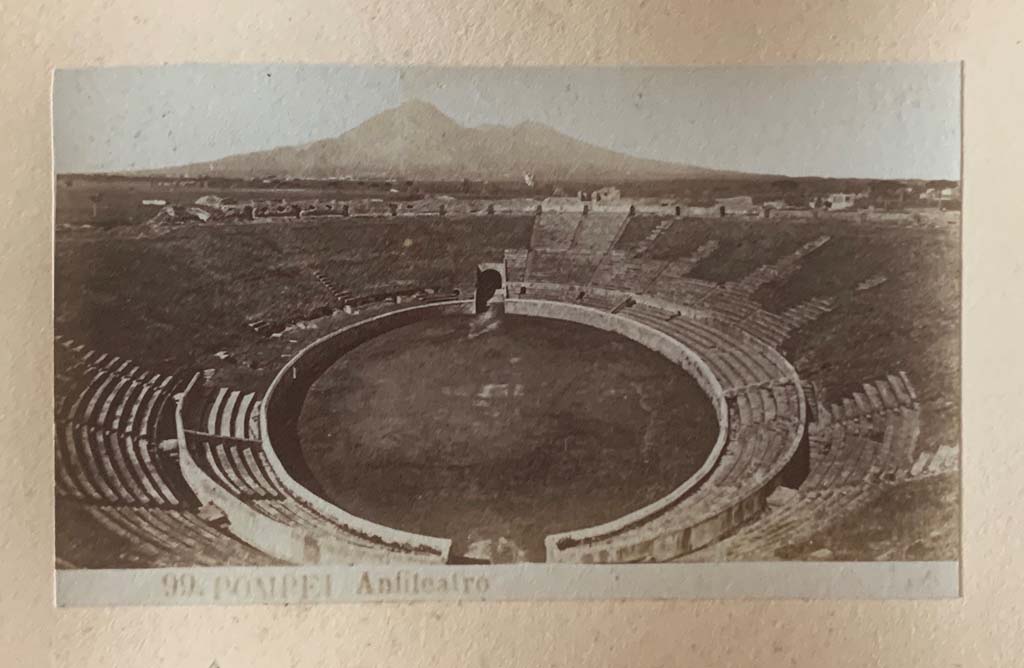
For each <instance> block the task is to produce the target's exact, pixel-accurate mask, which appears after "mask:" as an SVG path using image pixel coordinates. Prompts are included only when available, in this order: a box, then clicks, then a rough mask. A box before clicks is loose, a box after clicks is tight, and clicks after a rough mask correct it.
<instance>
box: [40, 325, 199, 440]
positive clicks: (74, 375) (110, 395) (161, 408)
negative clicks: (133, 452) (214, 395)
mask: <svg viewBox="0 0 1024 668" xmlns="http://www.w3.org/2000/svg"><path fill="white" fill-rule="evenodd" d="M57 353H58V354H57V356H56V360H55V392H54V395H55V396H54V399H55V404H54V417H55V418H56V419H57V420H64V421H70V422H77V423H82V424H91V425H94V426H97V427H102V428H105V429H114V430H117V431H121V432H125V433H129V434H134V435H136V436H145V437H150V438H157V437H158V434H157V430H158V428H159V427H160V420H161V417H163V416H165V415H166V413H165V410H166V408H167V406H168V404H169V402H170V401H171V397H172V394H173V392H174V391H176V390H177V389H178V388H179V387H180V386H181V384H182V381H183V376H182V375H181V374H175V375H172V376H165V375H161V374H157V373H153V372H150V371H145V370H143V369H141V368H139V366H138V365H136V364H134V363H132V362H131V360H125V359H121V358H120V357H117V356H113V355H105V354H99V353H96V352H95V351H87V350H85V349H84V347H83V346H75V345H74V344H73V343H72V342H69V341H68V340H67V339H63V340H61V339H58V346H57Z"/></svg>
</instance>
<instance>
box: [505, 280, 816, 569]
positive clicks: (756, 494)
mask: <svg viewBox="0 0 1024 668" xmlns="http://www.w3.org/2000/svg"><path fill="white" fill-rule="evenodd" d="M620 294H621V293H620ZM621 296H623V297H625V296H626V295H625V294H621ZM659 301H660V300H659ZM506 311H507V312H509V313H520V314H524V315H534V316H539V317H550V318H557V319H565V320H571V321H573V322H580V323H583V324H588V325H591V326H593V327H598V328H601V329H606V330H608V331H613V332H616V333H619V334H621V335H623V336H626V337H628V338H630V339H632V340H634V341H637V342H638V343H641V344H642V345H645V346H646V347H648V348H650V349H652V350H655V351H657V352H660V353H662V354H663V355H665V356H666V357H668V358H669V359H671V360H673V361H675V362H676V363H678V364H679V365H680V366H682V367H683V368H684V369H685V370H686V371H687V372H688V373H690V374H691V375H692V376H693V377H694V378H695V379H696V380H697V382H698V383H699V384H700V385H701V387H702V388H704V390H705V392H707V393H708V396H710V397H711V398H712V402H713V404H714V405H715V410H716V412H717V413H718V415H719V424H720V426H721V429H720V432H719V439H718V441H717V442H716V444H715V447H714V449H713V450H712V453H711V456H709V457H708V460H707V461H706V462H705V464H704V466H703V467H701V469H700V470H699V471H698V472H697V473H695V474H694V475H693V476H691V478H690V479H689V480H687V481H685V482H684V483H682V484H681V485H680V486H679V487H678V488H676V489H675V490H673V491H672V492H670V493H669V494H667V495H666V496H664V497H662V498H661V499H659V500H657V501H655V502H653V503H651V504H649V505H647V506H645V507H643V508H640V509H638V510H636V511H634V512H631V513H629V514H627V515H624V516H623V517H620V518H618V519H616V520H613V521H611V522H606V523H604V524H600V525H597V526H592V527H587V528H583V529H578V530H574V531H568V532H563V533H559V534H553V535H550V536H548V537H547V538H545V541H544V542H545V546H546V552H547V561H549V562H588V563H589V562H617V561H646V560H652V561H660V560H664V559H668V558H672V557H675V556H679V555H681V554H683V553H685V552H689V551H692V550H695V549H698V548H700V547H703V546H705V545H708V544H709V543H712V542H714V541H715V540H718V539H719V538H721V537H722V536H724V535H726V534H728V533H730V532H731V531H733V530H735V529H736V528H737V527H739V526H741V525H742V524H745V523H746V522H748V521H750V520H752V519H753V518H754V517H756V516H757V515H759V514H760V513H761V511H762V510H764V507H765V505H766V503H767V498H768V496H769V495H770V494H771V493H772V492H773V491H774V490H775V488H776V487H777V486H778V485H779V483H780V482H781V480H782V476H783V472H784V470H785V468H786V465H787V464H788V463H789V461H790V460H791V459H792V458H793V456H794V455H795V454H796V452H797V450H798V448H799V447H800V444H801V441H802V440H803V437H804V423H805V422H806V406H805V404H804V398H803V391H802V389H801V387H800V383H799V378H798V376H797V374H796V372H795V371H794V370H793V368H792V366H791V365H790V364H789V363H788V362H787V361H786V360H785V359H784V358H783V357H782V356H781V355H779V354H778V353H777V352H776V351H774V350H767V349H766V350H764V351H763V352H765V353H766V354H768V355H769V356H770V357H771V358H772V359H773V361H774V362H775V363H776V364H777V365H778V366H779V367H780V368H782V369H785V370H786V375H787V377H788V378H789V379H790V381H791V382H792V383H793V384H794V386H795V389H796V392H797V396H798V397H799V415H798V416H793V420H794V422H796V424H795V425H794V428H793V430H792V438H791V439H790V440H789V442H788V443H787V447H786V450H785V452H784V453H782V455H781V456H780V457H779V458H778V460H777V461H775V462H772V463H771V466H770V469H771V474H770V475H768V476H767V477H766V478H765V479H764V480H763V481H761V482H760V483H759V484H756V485H751V487H750V488H749V489H747V490H744V492H743V493H740V494H736V495H735V496H732V497H729V498H721V499H718V500H717V502H716V503H712V504H708V503H703V504H700V505H699V507H695V508H693V512H692V513H690V512H683V513H680V517H678V518H673V520H674V521H672V522H670V523H669V525H668V526H666V523H665V522H664V521H663V520H661V521H659V522H658V524H657V525H655V524H654V522H655V520H659V518H662V517H663V516H664V515H666V514H668V513H670V512H678V511H680V510H681V509H683V508H684V504H685V503H686V500H687V499H688V498H689V497H690V496H691V495H694V494H695V493H696V492H698V491H699V490H700V489H701V485H702V484H703V483H704V482H706V481H707V480H708V479H709V478H710V477H711V476H712V474H713V473H714V472H715V468H716V466H717V465H718V463H719V460H720V458H721V456H722V453H723V450H724V449H725V447H726V444H727V443H726V440H727V438H728V435H729V429H728V427H729V424H728V420H729V417H728V409H727V404H726V399H725V395H724V392H723V391H722V387H721V384H720V382H719V381H718V379H717V378H715V376H714V374H713V373H712V372H711V370H710V368H709V367H708V365H707V364H706V363H705V362H704V360H703V359H702V358H701V357H700V355H698V354H697V353H695V352H693V351H692V350H691V349H690V348H689V347H687V346H686V345H685V344H684V343H683V342H681V341H679V340H678V339H675V338H673V337H671V336H669V335H667V334H665V333H662V332H659V331H657V330H655V329H653V328H650V327H648V326H646V325H644V324H641V323H639V322H636V321H633V320H631V319H630V318H629V317H628V315H613V314H611V313H609V312H607V311H602V310H598V309H594V308H590V307H585V306H579V305H576V304H571V303H564V302H558V301H547V300H528V299H513V300H509V301H507V302H506ZM748 339H749V340H750V341H751V342H753V337H744V340H748Z"/></svg>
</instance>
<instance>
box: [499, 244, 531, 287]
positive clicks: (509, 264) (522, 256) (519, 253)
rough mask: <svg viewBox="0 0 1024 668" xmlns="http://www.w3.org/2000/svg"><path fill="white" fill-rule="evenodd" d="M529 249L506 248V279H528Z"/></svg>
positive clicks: (513, 281) (520, 281)
mask: <svg viewBox="0 0 1024 668" xmlns="http://www.w3.org/2000/svg"><path fill="white" fill-rule="evenodd" d="M528 256H529V251H527V250H526V249H522V248H514V249H506V250H505V281H506V282H508V283H522V282H523V281H525V280H526V261H527V258H528Z"/></svg>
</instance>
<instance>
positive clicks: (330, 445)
mask: <svg viewBox="0 0 1024 668" xmlns="http://www.w3.org/2000/svg"><path fill="white" fill-rule="evenodd" d="M73 187H75V188H79V187H85V186H83V185H81V184H80V183H76V184H75V185H74V186H73ZM154 187H165V186H154ZM436 201H442V202H448V205H447V211H442V210H441V208H440V206H438V207H437V209H436V210H435V211H434V212H429V211H426V212H424V211H418V212H417V213H416V214H409V215H404V214H402V213H400V212H399V213H398V214H395V213H394V212H387V213H378V212H369V213H358V212H356V211H355V208H356V207H355V206H353V208H352V209H351V210H349V211H348V212H346V213H339V212H338V211H330V212H327V213H324V214H323V215H316V216H301V215H294V214H293V213H289V214H287V215H278V214H277V213H276V212H274V211H268V212H266V213H265V215H256V216H253V218H252V219H240V218H238V217H231V215H233V214H231V215H228V216H227V217H225V218H224V219H223V220H212V221H205V222H200V221H186V222H181V223H174V224H172V223H168V222H167V221H164V220H156V221H155V222H153V221H150V222H148V223H141V224H138V225H131V226H125V227H123V228H120V229H102V228H98V227H95V226H80V227H78V228H72V227H70V226H69V227H68V228H65V229H61V230H59V231H58V234H57V241H56V253H57V265H56V267H57V294H56V344H55V368H56V396H55V401H56V405H55V426H56V434H55V467H56V477H55V484H56V494H57V564H58V566H59V567H61V568H133V567H153V566H170V565H175V566H204V565H260V564H288V563H293V564H309V563H322V564H350V563H387V562H405V561H408V562H425V563H495V562H502V561H522V560H529V561H558V562H578V563H610V562H620V563H621V562H646V561H669V560H683V561H686V560H692V561H726V560H773V559H819V558H820V559H837V560H878V559H890V560H899V559H948V558H956V557H957V556H958V550H959V547H958V542H957V538H956V532H957V526H956V517H957V512H958V511H957V508H958V484H959V481H958V468H959V463H958V462H959V445H958V438H959V436H958V424H959V418H958V412H957V411H958V405H959V404H958V382H959V381H958V375H957V374H958V371H957V367H956V359H957V345H958V336H957V335H958V331H957V328H958V311H957V304H958V301H957V290H958V279H957V277H956V275H955V272H956V271H957V262H956V257H957V253H958V251H959V236H958V235H959V232H958V226H957V225H951V224H949V223H948V222H939V223H935V222H932V221H929V220H927V219H922V218H920V217H917V218H912V217H906V218H905V220H895V221H894V220H885V219H881V218H882V217H879V218H877V219H876V218H875V217H873V216H872V215H869V214H852V213H851V214H843V213H842V212H834V213H830V214H823V215H821V216H815V217H806V216H796V215H794V216H792V217H787V215H786V214H785V213H784V212H780V213H779V214H777V215H775V216H774V217H770V218H764V217H763V216H752V215H749V214H747V215H743V214H740V215H726V214H716V215H690V214H689V213H688V212H686V211H677V210H675V209H673V208H672V207H669V208H668V210H664V207H663V208H662V209H654V210H651V209H650V208H648V209H644V208H643V206H641V205H636V204H634V205H630V206H629V207H628V208H624V207H622V206H612V205H607V206H603V207H602V206H601V205H600V204H598V203H592V204H590V205H585V204H583V203H579V202H577V203H575V204H573V203H572V202H566V201H563V200H559V201H557V202H554V201H552V200H551V199H548V200H546V201H545V200H538V201H536V202H533V201H530V202H528V203H527V204H526V205H524V203H523V202H519V203H518V204H517V206H518V207H519V209H517V210H512V208H511V207H512V205H513V204H514V202H512V201H511V200H509V201H492V202H490V203H481V202H476V203H469V204H467V203H465V202H463V203H462V204H463V205H464V208H465V209H466V210H463V211H459V210H458V206H457V205H455V204H453V203H452V201H451V200H450V199H441V200H436ZM442 206H443V205H442ZM300 208H302V207H301V206H300ZM314 208H316V207H315V205H313V204H310V205H309V206H308V207H306V209H303V210H312V209H314ZM59 221H60V219H58V222H59ZM911 247H913V249H914V250H913V252H908V250H907V249H908V248H911ZM517 364H519V365H520V366H516V365H517ZM538 371H539V373H538ZM349 402H350V403H349ZM549 409H550V410H549ZM556 409H557V411H558V413H557V415H556V414H554V413H553V411H555V410H556ZM616 420H619V422H616ZM538 462H539V463H538Z"/></svg>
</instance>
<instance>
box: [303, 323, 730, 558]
mask: <svg viewBox="0 0 1024 668" xmlns="http://www.w3.org/2000/svg"><path fill="white" fill-rule="evenodd" d="M717 433H718V425H717V421H716V417H715V413H714V411H713V409H712V407H711V404H710V401H709V400H708V398H707V396H706V395H705V394H704V392H703V390H701V388H700V387H699V386H698V385H697V384H696V382H695V381H694V380H693V379H692V378H691V377H690V376H688V375H687V374H686V373H684V372H682V371H681V370H680V369H679V368H678V367H676V366H675V365H674V364H672V363H671V362H669V361H668V360H666V359H665V358H663V357H661V356H660V355H658V354H656V353H654V352H652V351H650V350H647V349H646V348H644V347H643V346H640V345H639V344H637V343H634V342H632V341H629V340H628V339H625V338H623V337H620V336H617V335H615V334H611V333H609V332H604V331H601V330H597V329H594V328H591V327H586V326H583V325H576V324H572V323H566V322H561V321H556V320H548V319H544V318H527V317H522V316H514V315H502V316H497V317H494V316H490V315H483V316H471V315H466V316H445V317H441V318H437V319H431V320H426V321H423V322H420V323H416V324H414V325H409V326H406V327H403V328H400V329H398V330H394V331H392V332H388V333H387V334H384V335H381V336H379V337H377V338H375V339H373V340H371V341H369V342H367V343H364V344H363V345H361V346H359V347H358V348H356V349H355V350H353V351H351V352H349V353H348V354H346V355H345V356H344V357H342V358H341V360H339V361H338V362H337V363H335V364H334V366H332V367H331V368H330V369H329V370H328V371H327V372H326V373H325V374H324V375H323V376H322V377H321V378H320V379H319V380H317V381H316V383H315V384H314V385H313V387H312V388H311V390H310V393H309V395H308V397H307V399H306V402H305V405H304V407H303V413H302V417H301V421H300V426H299V436H300V439H301V443H302V450H303V455H304V457H305V459H306V461H307V463H308V465H309V469H310V470H311V471H312V473H313V476H314V478H315V484H316V485H317V488H318V489H319V490H320V491H322V493H323V496H324V497H325V498H326V499H328V500H329V501H331V502H333V503H335V504H337V505H339V506H341V507H343V508H345V509H346V510H348V511H349V512H352V513H354V514H357V515H359V516H361V517H364V518H366V519H369V520H372V521H375V522H380V523H382V524H386V525H388V526H394V527H397V528H401V529H406V530H410V531H415V532H418V533H426V534H432V535H438V536H447V537H450V538H452V539H453V541H454V543H453V546H452V550H453V552H455V553H456V554H468V555H470V556H472V555H483V554H486V555H488V556H489V557H490V555H491V554H493V553H496V552H499V553H501V554H500V555H499V557H503V558H516V559H524V558H525V559H529V560H532V561H543V560H544V542H543V539H544V537H545V536H546V535H548V534H551V533H555V532H559V531H567V530H570V529H573V528H576V527H582V526H589V525H592V524H599V523H602V522H606V521H609V520H612V519H615V518H616V517H618V516H620V515H622V514H623V511H624V510H632V509H636V508H640V507H642V506H644V505H646V504H648V503H650V502H652V501H654V500H655V499H657V498H659V497H661V496H663V495H664V494H667V493H668V492H669V491H671V490H672V489H673V488H674V487H676V486H677V485H678V484H679V483H680V482H681V481H683V480H686V479H687V478H689V477H690V475H692V474H693V473H694V472H695V471H696V470H697V469H698V468H699V467H700V465H701V464H702V463H703V462H704V460H705V459H706V458H707V456H708V453H709V452H710V450H711V447H712V445H713V444H714V442H715V438H716V436H717ZM498 546H500V548H499V547H498Z"/></svg>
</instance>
